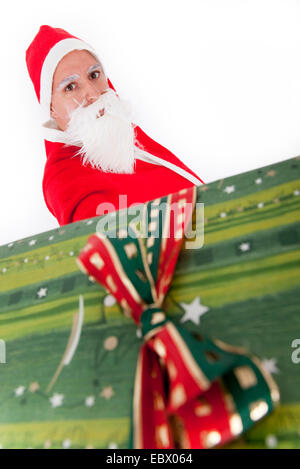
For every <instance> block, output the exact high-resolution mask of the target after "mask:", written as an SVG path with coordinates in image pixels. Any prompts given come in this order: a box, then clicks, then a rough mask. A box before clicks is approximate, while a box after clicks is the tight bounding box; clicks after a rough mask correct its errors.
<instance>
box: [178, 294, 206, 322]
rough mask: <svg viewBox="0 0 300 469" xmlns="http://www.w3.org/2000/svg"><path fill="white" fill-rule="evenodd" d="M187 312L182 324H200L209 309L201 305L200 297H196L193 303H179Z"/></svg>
mask: <svg viewBox="0 0 300 469" xmlns="http://www.w3.org/2000/svg"><path fill="white" fill-rule="evenodd" d="M179 304H180V305H181V306H182V307H183V309H184V310H185V314H184V316H183V317H182V318H181V320H180V322H186V321H192V322H193V323H195V324H200V317H201V316H202V315H203V314H205V313H206V312H207V311H208V310H209V308H208V307H207V306H203V305H202V304H201V303H200V296H196V298H195V299H194V301H192V303H189V304H188V303H179Z"/></svg>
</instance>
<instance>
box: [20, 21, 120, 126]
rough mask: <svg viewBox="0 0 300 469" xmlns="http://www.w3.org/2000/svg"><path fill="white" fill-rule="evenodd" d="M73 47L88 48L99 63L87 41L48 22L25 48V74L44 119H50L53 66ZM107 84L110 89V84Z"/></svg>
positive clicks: (73, 48)
mask: <svg viewBox="0 0 300 469" xmlns="http://www.w3.org/2000/svg"><path fill="white" fill-rule="evenodd" d="M75 49H77V50H81V49H85V50H87V51H89V52H90V53H91V54H92V55H93V56H94V57H95V58H96V59H97V60H98V61H99V62H100V63H101V61H100V60H99V57H98V56H97V54H96V51H95V50H94V48H93V47H91V46H90V45H89V44H87V43H86V42H84V41H82V40H81V39H79V38H78V37H76V36H73V35H72V34H70V33H68V32H67V31H65V30H64V29H60V28H52V27H51V26H48V25H43V26H41V27H40V29H39V32H38V33H37V35H36V36H35V38H34V39H33V41H32V43H31V44H30V46H29V47H28V49H27V50H26V64H27V68H28V73H29V75H30V78H31V80H32V83H33V86H34V89H35V92H36V95H37V98H38V101H39V103H40V104H41V107H42V109H43V111H44V112H45V116H46V117H47V119H51V116H50V104H51V97H52V80H53V75H54V72H55V69H56V67H57V65H58V63H59V62H60V60H61V59H62V58H63V57H64V56H65V55H66V54H68V53H69V52H71V51H73V50H75ZM101 65H102V63H101ZM109 85H110V87H111V88H113V87H112V86H111V84H110V83H109Z"/></svg>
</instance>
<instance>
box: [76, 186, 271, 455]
mask: <svg viewBox="0 0 300 469" xmlns="http://www.w3.org/2000/svg"><path fill="white" fill-rule="evenodd" d="M160 201H161V199H157V200H155V201H151V202H149V203H147V204H146V205H145V210H144V217H143V219H142V233H146V232H147V236H148V237H147V238H146V240H145V243H144V242H143V240H142V238H141V236H140V234H139V233H138V232H137V230H136V228H135V227H134V225H133V224H132V223H129V226H128V233H127V231H126V234H125V233H124V230H122V229H119V231H118V236H117V238H115V237H113V238H111V239H110V238H109V237H108V236H106V235H104V234H103V233H96V234H95V235H92V236H91V237H90V238H89V239H88V242H87V244H86V246H85V247H84V249H83V250H82V251H81V253H80V255H79V257H78V258H77V259H76V260H77V263H78V265H79V267H80V268H81V269H82V270H83V272H85V273H86V274H88V275H90V276H92V277H93V279H95V280H96V281H98V282H99V283H100V284H102V285H104V287H105V288H106V289H107V291H109V292H110V293H111V294H112V295H113V296H114V297H115V298H116V300H117V301H118V302H119V304H120V305H121V307H122V309H123V311H124V313H125V314H127V315H129V316H131V317H132V319H133V320H134V321H135V323H136V324H137V325H139V326H141V329H142V334H143V337H144V342H143V345H142V346H141V349H140V353H139V356H138V363H137V368H136V375H135V383H134V396H133V418H132V425H131V443H130V446H131V447H133V448H137V449H139V448H165V449H171V448H174V447H175V448H178V447H181V448H186V449H189V448H210V447H213V446H216V445H219V444H223V443H226V442H229V441H231V440H232V439H234V438H236V436H237V435H240V434H241V433H242V432H244V431H246V430H247V429H248V428H250V427H251V426H252V425H253V424H254V423H255V422H256V421H257V420H259V419H260V418H262V417H263V416H264V415H266V414H267V413H269V412H270V411H271V410H272V409H273V407H274V406H275V405H276V404H277V403H278V402H279V396H280V395H279V390H278V388H277V385H276V383H275V381H274V380H273V378H272V377H271V375H270V374H269V373H268V372H267V371H266V370H264V368H263V366H262V364H261V362H260V361H259V359H258V358H257V357H255V356H253V355H249V354H248V353H247V351H246V350H244V349H241V348H239V347H232V346H230V345H228V344H224V343H223V342H221V341H219V340H216V339H214V340H213V339H210V338H207V337H201V338H200V340H198V339H197V338H196V337H195V336H193V334H192V333H190V332H189V331H187V330H185V329H183V328H181V327H179V326H176V325H175V324H174V323H173V321H172V320H171V319H170V318H167V317H166V314H165V312H164V311H163V309H162V304H163V301H164V298H165V296H166V294H167V291H168V289H169V287H170V285H171V281H172V277H173V273H174V270H175V266H176V262H177V258H178V255H179V252H180V249H181V244H182V241H183V236H184V227H185V226H186V225H187V224H188V222H189V221H191V218H192V213H193V208H194V205H195V201H196V186H194V187H192V188H189V189H184V190H182V191H180V192H178V193H176V194H170V195H168V196H166V197H164V198H162V201H163V204H164V205H163V209H162V211H160V210H159V206H160ZM172 205H173V206H174V205H175V207H176V209H175V211H174V210H173V211H172ZM159 223H160V225H159ZM146 227H147V229H146ZM154 231H155V234H158V236H154V234H153V232H154Z"/></svg>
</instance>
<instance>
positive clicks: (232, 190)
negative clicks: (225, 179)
mask: <svg viewBox="0 0 300 469" xmlns="http://www.w3.org/2000/svg"><path fill="white" fill-rule="evenodd" d="M234 191H235V186H226V187H225V189H224V191H223V192H226V194H231V192H234Z"/></svg>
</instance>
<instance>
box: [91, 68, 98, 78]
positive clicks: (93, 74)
mask: <svg viewBox="0 0 300 469" xmlns="http://www.w3.org/2000/svg"><path fill="white" fill-rule="evenodd" d="M95 73H96V74H98V75H96V77H95ZM99 76H100V71H99V70H94V71H93V72H92V73H91V74H90V77H91V78H93V79H96V78H99Z"/></svg>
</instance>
